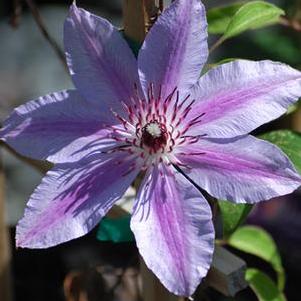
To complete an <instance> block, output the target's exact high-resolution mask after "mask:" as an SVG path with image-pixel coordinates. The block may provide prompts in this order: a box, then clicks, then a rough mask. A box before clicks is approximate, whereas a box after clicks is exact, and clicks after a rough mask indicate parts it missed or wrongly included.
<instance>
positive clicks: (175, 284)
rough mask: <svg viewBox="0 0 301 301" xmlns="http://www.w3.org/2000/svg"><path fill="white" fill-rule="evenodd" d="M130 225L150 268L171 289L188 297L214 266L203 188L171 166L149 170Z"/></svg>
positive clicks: (139, 193) (210, 223)
mask: <svg viewBox="0 0 301 301" xmlns="http://www.w3.org/2000/svg"><path fill="white" fill-rule="evenodd" d="M131 228H132V230H133V232H134V234H135V237H136V241H137V246H138V248H139V252H140V253H141V255H142V257H143V259H144V261H145V263H146V264H147V266H148V267H149V268H150V269H151V270H152V271H153V272H154V273H155V275H156V276H157V277H158V278H159V279H160V281H161V282H162V283H163V284H164V285H165V286H166V288H167V289H168V290H170V291H171V292H173V293H175V294H177V295H181V296H190V295H191V294H192V293H193V292H194V291H195V289H196V287H197V286H198V285H199V283H200V282H201V280H202V278H203V277H204V276H205V275H206V274H207V271H208V269H209V267H210V264H211V259H212V253H213V245H214V228H213V225H212V221H211V209H210V206H209V205H208V203H207V201H206V200H205V199H204V197H203V196H202V195H201V194H200V192H199V191H198V190H197V189H196V188H195V187H194V186H192V185H191V183H190V182H188V181H187V180H186V179H185V177H184V176H182V175H181V174H179V173H177V172H176V171H175V170H174V169H173V168H172V167H166V166H163V165H160V166H159V167H153V169H151V170H149V171H148V174H147V175H146V177H145V178H144V181H143V183H142V185H141V187H140V190H139V192H138V196H137V200H136V207H135V209H134V213H133V217H132V221H131Z"/></svg>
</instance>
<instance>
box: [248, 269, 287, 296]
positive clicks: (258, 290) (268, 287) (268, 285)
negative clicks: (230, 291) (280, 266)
mask: <svg viewBox="0 0 301 301" xmlns="http://www.w3.org/2000/svg"><path fill="white" fill-rule="evenodd" d="M245 277H246V281H247V282H248V283H249V285H250V287H251V289H252V290H253V291H254V293H255V294H256V296H257V298H258V300H259V301H285V300H286V298H285V296H284V295H283V293H282V292H280V291H279V289H278V288H277V286H276V285H275V283H274V281H273V280H272V279H271V278H270V277H269V276H268V275H266V274H265V273H263V272H261V271H259V270H257V269H247V271H246V276H245Z"/></svg>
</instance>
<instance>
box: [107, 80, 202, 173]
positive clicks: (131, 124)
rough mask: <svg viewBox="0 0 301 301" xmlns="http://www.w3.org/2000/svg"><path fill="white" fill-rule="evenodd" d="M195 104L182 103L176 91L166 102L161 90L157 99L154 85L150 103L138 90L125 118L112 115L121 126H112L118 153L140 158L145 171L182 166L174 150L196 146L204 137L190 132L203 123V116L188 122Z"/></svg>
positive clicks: (150, 92) (149, 90)
mask: <svg viewBox="0 0 301 301" xmlns="http://www.w3.org/2000/svg"><path fill="white" fill-rule="evenodd" d="M194 102H195V100H194V99H193V100H191V99H190V95H187V96H186V97H185V98H183V99H182V100H180V95H179V92H178V90H177V88H175V89H174V90H173V91H172V92H171V93H170V94H169V95H168V96H167V97H165V98H164V99H163V98H162V96H161V88H160V89H159V93H158V96H154V87H153V84H151V85H150V87H149V89H148V95H147V99H142V98H141V97H139V94H138V89H137V87H136V86H135V93H134V96H133V97H132V98H131V104H126V103H124V102H123V107H124V110H125V112H126V114H124V116H121V114H118V113H116V112H113V111H112V113H113V114H114V116H115V117H116V118H117V119H118V120H119V121H120V122H121V125H122V126H121V127H120V126H118V127H117V126H111V127H110V129H111V130H112V131H111V138H113V139H115V140H116V141H119V142H121V146H120V147H119V148H118V150H121V149H122V150H124V151H127V152H129V153H132V154H136V155H139V156H140V157H141V158H142V159H143V160H144V167H145V168H147V166H149V165H150V164H156V163H158V162H163V161H164V162H165V163H166V164H172V163H176V164H180V162H175V161H177V160H176V158H175V157H174V155H173V150H174V148H175V147H177V146H179V145H185V144H192V143H196V142H197V141H198V140H199V139H200V138H201V137H204V136H205V135H198V136H190V135H187V132H188V130H189V129H190V128H191V127H193V126H194V125H196V124H198V123H199V122H201V117H202V116H204V113H203V114H201V115H199V116H197V117H195V118H193V119H191V120H187V119H188V118H187V116H188V115H189V112H190V111H191V108H192V105H193V103H194Z"/></svg>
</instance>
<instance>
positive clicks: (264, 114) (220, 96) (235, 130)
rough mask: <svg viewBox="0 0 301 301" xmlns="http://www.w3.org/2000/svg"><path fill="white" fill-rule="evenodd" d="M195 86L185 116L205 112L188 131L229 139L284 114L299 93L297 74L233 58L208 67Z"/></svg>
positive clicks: (300, 78) (278, 66)
mask: <svg viewBox="0 0 301 301" xmlns="http://www.w3.org/2000/svg"><path fill="white" fill-rule="evenodd" d="M196 87H197V88H196V90H195V91H194V93H195V95H194V97H195V98H196V100H197V103H196V105H195V106H194V108H193V110H192V111H191V114H190V115H189V116H188V119H190V120H191V119H193V118H195V117H196V116H198V115H201V114H204V113H205V115H204V116H202V118H201V122H200V123H199V124H197V125H196V126H194V127H193V128H192V130H191V131H190V132H189V133H190V134H207V136H208V137H210V138H211V137H212V138H231V137H235V136H239V135H244V134H247V133H249V132H250V131H252V130H254V129H255V128H257V127H258V126H260V125H262V124H264V123H266V122H269V121H271V120H273V119H275V118H278V117H279V116H281V115H282V114H284V113H285V112H286V110H287V108H288V107H289V106H290V105H292V104H293V103H294V102H295V101H297V100H298V97H300V96H301V73H300V72H299V71H297V70H295V69H293V68H291V67H289V66H287V65H284V64H281V63H275V62H271V61H260V62H252V61H244V60H237V61H234V62H231V63H227V64H223V65H221V66H218V67H216V68H214V69H212V70H210V71H209V72H208V73H207V74H205V75H204V76H203V77H202V78H201V79H200V81H199V83H198V85H197V86H196Z"/></svg>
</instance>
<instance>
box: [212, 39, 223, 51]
mask: <svg viewBox="0 0 301 301" xmlns="http://www.w3.org/2000/svg"><path fill="white" fill-rule="evenodd" d="M224 41H225V39H224V37H220V38H219V39H218V40H217V41H216V42H215V43H214V44H213V45H212V46H211V48H210V49H209V53H212V52H213V51H214V50H215V49H216V48H218V47H219V46H220V45H221V44H222V43H224Z"/></svg>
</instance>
